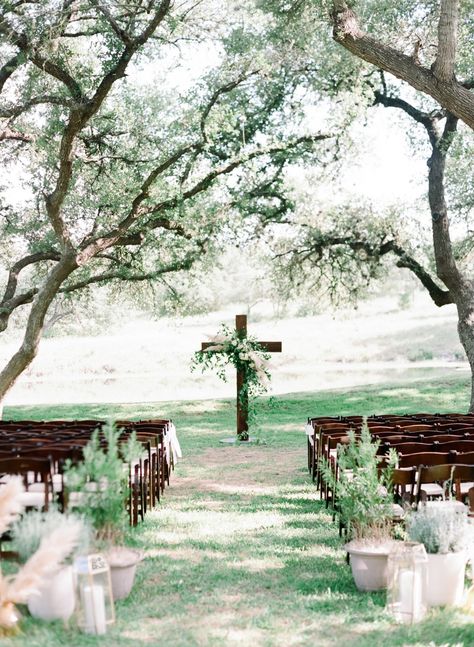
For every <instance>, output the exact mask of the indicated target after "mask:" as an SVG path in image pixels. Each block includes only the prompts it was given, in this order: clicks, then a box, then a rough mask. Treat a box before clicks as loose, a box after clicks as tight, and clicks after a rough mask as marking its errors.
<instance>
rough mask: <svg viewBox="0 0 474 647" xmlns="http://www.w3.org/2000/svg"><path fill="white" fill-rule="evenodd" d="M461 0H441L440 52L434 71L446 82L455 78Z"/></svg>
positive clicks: (439, 24) (438, 77) (439, 23)
mask: <svg viewBox="0 0 474 647" xmlns="http://www.w3.org/2000/svg"><path fill="white" fill-rule="evenodd" d="M458 13H459V0H441V7H440V17H439V22H438V53H437V55H436V60H435V62H434V65H433V73H434V75H435V76H436V78H437V79H439V80H440V81H444V82H450V81H453V80H454V65H455V62H456V45H457V30H458Z"/></svg>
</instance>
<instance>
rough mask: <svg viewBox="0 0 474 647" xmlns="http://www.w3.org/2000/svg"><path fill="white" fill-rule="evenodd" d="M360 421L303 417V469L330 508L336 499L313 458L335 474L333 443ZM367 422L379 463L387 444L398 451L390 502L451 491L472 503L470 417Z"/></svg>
mask: <svg viewBox="0 0 474 647" xmlns="http://www.w3.org/2000/svg"><path fill="white" fill-rule="evenodd" d="M440 419H441V420H440ZM361 423H362V418H361V417H359V416H354V417H349V418H337V419H335V418H312V419H308V424H307V427H306V433H307V437H308V469H309V471H310V473H311V474H312V477H313V480H315V481H316V483H317V485H318V486H319V488H320V492H321V496H322V498H325V499H326V505H327V506H328V507H329V505H331V506H332V508H333V511H334V510H335V509H336V506H337V502H336V500H335V496H334V493H333V492H332V491H331V489H330V488H329V485H328V484H327V483H325V482H324V480H323V479H322V477H321V473H320V471H319V469H318V465H319V461H320V460H321V459H322V458H325V459H326V460H327V461H328V463H329V464H330V466H331V467H332V470H333V473H334V474H335V475H336V478H337V470H338V466H337V451H338V447H339V446H340V445H343V444H345V443H347V442H349V436H348V433H349V430H351V429H352V430H353V432H354V434H355V436H356V437H357V435H358V434H359V433H360V425H361ZM367 425H368V428H369V430H370V433H371V435H372V436H373V438H374V441H376V440H377V441H378V442H379V443H380V445H379V449H378V454H379V456H380V459H381V467H382V466H383V465H384V464H385V460H384V456H385V455H386V454H387V453H388V451H389V450H390V449H394V450H395V451H396V452H397V454H398V466H397V469H396V470H394V472H393V478H392V483H393V488H394V492H393V494H394V499H395V501H396V500H397V499H398V500H400V501H401V500H403V501H404V502H405V503H407V502H408V503H415V504H416V503H418V502H419V501H420V500H421V499H426V498H433V497H443V496H448V495H450V496H454V495H455V496H456V497H457V498H458V500H462V501H464V502H468V503H469V501H471V503H472V504H474V490H473V489H472V488H473V487H474V418H473V416H468V415H466V416H463V415H460V414H454V415H452V416H448V415H443V416H439V417H436V416H431V417H430V419H429V420H428V417H427V416H426V415H424V414H419V415H416V416H403V417H401V416H396V417H394V416H389V417H380V416H379V417H377V418H375V417H373V418H369V419H368V420H367ZM447 484H450V488H451V489H450V491H449V492H448V490H447V489H446V488H447ZM470 490H472V491H471V492H470ZM469 497H470V498H469ZM473 514H474V510H473Z"/></svg>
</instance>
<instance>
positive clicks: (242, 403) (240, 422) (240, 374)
mask: <svg viewBox="0 0 474 647" xmlns="http://www.w3.org/2000/svg"><path fill="white" fill-rule="evenodd" d="M235 329H236V330H237V334H238V336H239V337H240V338H241V339H244V338H245V337H247V315H235ZM245 377H246V376H245V371H243V370H238V371H237V436H238V438H240V439H241V440H248V437H249V434H248V431H249V425H248V416H249V398H248V394H247V393H241V391H242V387H243V385H244V383H245Z"/></svg>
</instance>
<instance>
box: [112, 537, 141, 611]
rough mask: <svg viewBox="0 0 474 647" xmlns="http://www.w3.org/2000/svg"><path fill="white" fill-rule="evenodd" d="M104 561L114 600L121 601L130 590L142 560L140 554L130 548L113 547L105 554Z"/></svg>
mask: <svg viewBox="0 0 474 647" xmlns="http://www.w3.org/2000/svg"><path fill="white" fill-rule="evenodd" d="M106 559H107V562H108V564H109V568H110V579H111V581H112V594H113V597H114V600H122V599H123V598H126V597H127V596H128V594H129V593H130V591H131V590H132V586H133V582H134V580H135V572H136V570H137V564H138V562H139V561H140V560H141V559H142V554H141V553H140V552H139V551H138V550H133V549H132V548H125V547H115V548H112V549H111V550H110V551H109V552H108V553H107V554H106Z"/></svg>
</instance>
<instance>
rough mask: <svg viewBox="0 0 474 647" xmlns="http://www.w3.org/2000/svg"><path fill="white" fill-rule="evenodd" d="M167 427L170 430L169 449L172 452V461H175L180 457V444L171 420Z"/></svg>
mask: <svg viewBox="0 0 474 647" xmlns="http://www.w3.org/2000/svg"><path fill="white" fill-rule="evenodd" d="M168 429H169V432H170V445H171V451H172V452H173V461H174V462H175V463H176V461H177V459H178V458H182V456H183V454H182V452H181V445H180V444H179V440H178V434H177V433H176V427H175V426H174V424H173V423H172V422H170V423H169V425H168Z"/></svg>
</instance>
